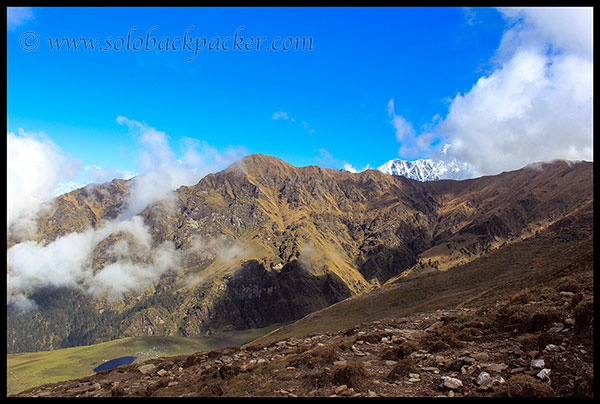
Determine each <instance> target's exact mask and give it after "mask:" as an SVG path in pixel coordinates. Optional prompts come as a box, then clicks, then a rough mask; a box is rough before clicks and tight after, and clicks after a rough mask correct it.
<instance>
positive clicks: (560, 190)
mask: <svg viewBox="0 0 600 404" xmlns="http://www.w3.org/2000/svg"><path fill="white" fill-rule="evenodd" d="M592 171H593V165H592V164H591V163H585V162H581V163H577V164H570V163H567V162H560V161H557V162H553V163H548V164H543V165H540V166H539V167H535V168H533V167H528V168H524V169H521V170H517V171H513V172H507V173H502V174H500V175H497V176H489V177H481V178H476V179H471V180H466V181H450V180H443V181H437V182H426V183H422V182H418V181H413V180H409V179H407V178H404V177H398V176H391V175H386V174H383V173H381V172H379V171H376V170H368V171H365V172H361V173H356V174H353V173H349V172H346V171H341V170H330V169H323V168H320V167H316V166H309V167H293V166H291V165H289V164H287V163H285V162H283V161H281V160H279V159H276V158H274V157H270V156H265V155H251V156H247V157H246V158H244V159H243V160H241V161H240V162H238V163H236V164H234V165H232V166H231V167H229V168H228V169H226V170H224V171H221V172H219V173H216V174H210V175H208V176H206V177H205V178H203V179H202V180H201V181H200V182H199V183H198V184H196V185H194V186H190V187H186V186H183V187H181V188H179V189H178V190H176V191H175V192H174V193H173V194H172V195H171V197H170V198H167V199H165V200H163V201H161V202H158V203H156V204H153V205H151V206H149V207H148V208H146V209H145V210H144V211H143V212H141V213H140V216H141V218H143V222H144V223H145V224H146V225H147V226H148V227H149V228H150V232H151V244H152V247H153V248H155V249H156V248H158V247H159V246H160V245H161V243H163V242H169V243H173V245H174V247H175V249H176V251H177V253H178V254H180V256H181V257H182V259H181V260H180V267H179V268H177V270H176V271H169V272H167V273H164V274H162V275H161V277H160V279H157V280H156V282H155V283H154V285H153V286H152V287H150V288H148V289H147V290H145V291H143V292H129V293H127V294H125V295H124V297H123V299H122V300H120V301H118V302H110V301H109V300H107V299H106V297H103V296H99V297H97V298H91V297H90V296H88V295H87V294H85V293H84V292H82V291H81V290H78V289H67V288H62V289H53V288H42V289H38V290H34V291H31V292H30V294H29V296H30V297H32V298H33V299H34V300H36V302H38V307H39V308H38V309H37V310H32V311H29V312H26V313H22V312H18V311H14V310H11V308H10V307H9V316H8V330H7V337H8V351H9V352H22V351H31V350H41V349H52V348H58V347H67V346H74V345H80V344H90V343H96V342H101V341H105V340H109V339H113V338H116V337H120V336H146V335H183V336H194V335H204V334H207V333H211V332H214V331H216V330H220V329H246V328H258V327H263V326H266V325H269V324H273V323H277V322H288V321H292V320H296V319H298V318H301V317H303V316H305V315H307V314H309V313H311V312H314V311H317V310H320V309H323V308H325V307H327V306H329V305H331V304H333V303H335V302H338V301H341V300H343V299H345V298H348V297H350V296H353V295H356V294H360V293H364V292H367V291H369V290H373V289H375V288H377V287H379V286H380V285H382V284H384V283H385V282H387V281H390V280H393V279H396V278H397V277H398V276H403V275H404V276H406V275H408V274H419V273H427V272H428V271H434V272H435V271H439V270H446V269H449V268H451V267H454V266H456V265H457V264H464V263H467V262H470V261H472V260H475V259H477V258H479V257H481V256H483V255H485V254H488V253H489V252H491V251H493V250H495V249H497V248H499V247H501V246H504V245H509V244H511V243H514V242H517V241H519V240H522V239H524V238H527V237H531V236H532V235H535V233H536V232H539V231H541V230H543V229H545V228H547V227H548V226H550V225H551V224H553V223H555V222H557V221H559V220H561V219H563V218H565V217H568V216H569V215H573V214H575V213H576V212H578V211H585V210H588V211H591V209H592V201H593V196H592ZM130 181H134V180H130ZM129 183H130V182H126V181H118V180H115V181H113V182H112V183H108V184H103V185H100V186H95V187H86V188H84V189H80V190H76V191H73V192H71V193H69V194H66V195H63V196H60V197H59V198H57V199H56V201H55V204H54V207H53V209H52V210H51V211H50V213H48V214H47V215H46V216H44V217H42V218H41V219H40V221H39V223H38V228H39V232H38V235H37V236H36V237H37V238H36V240H37V241H39V242H41V243H49V242H51V241H53V240H56V239H57V238H59V237H60V236H62V235H64V234H67V233H69V232H71V231H83V230H85V229H86V228H90V227H91V228H97V227H99V226H101V225H102V224H103V223H106V222H109V221H111V220H113V219H115V218H116V217H118V215H119V214H120V213H122V212H123V211H125V209H126V207H127V198H128V195H129V193H130V187H129V185H128V184H129ZM127 239H128V235H127V234H125V233H122V232H121V233H114V234H111V235H109V236H108V237H106V238H105V239H104V240H102V241H101V242H100V243H99V244H98V246H97V248H95V249H94V252H93V254H92V255H93V256H92V257H91V259H92V262H93V265H94V271H99V270H101V269H102V268H103V267H104V266H106V265H108V264H110V263H113V262H115V261H116V260H117V259H118V257H115V255H114V251H115V249H116V248H117V247H118V246H119V245H120V244H119V243H122V241H123V240H127ZM18 241H19V240H11V238H10V235H9V243H8V245H9V247H12V246H13V245H14V244H15V243H16V242H18ZM11 243H12V244H11ZM136 259H139V260H140V261H143V260H145V259H146V258H144V257H139V258H136ZM9 270H10V261H9ZM65 307H72V308H73V310H64V308H65ZM74 313H75V314H74Z"/></svg>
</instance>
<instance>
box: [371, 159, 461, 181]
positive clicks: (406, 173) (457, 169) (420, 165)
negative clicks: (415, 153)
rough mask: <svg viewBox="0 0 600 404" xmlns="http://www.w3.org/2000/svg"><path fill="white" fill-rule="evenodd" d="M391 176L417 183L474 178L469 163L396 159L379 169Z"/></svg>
mask: <svg viewBox="0 0 600 404" xmlns="http://www.w3.org/2000/svg"><path fill="white" fill-rule="evenodd" d="M378 170H379V171H381V172H384V173H386V174H390V175H401V176H403V177H406V178H410V179H411V180H417V181H437V180H446V179H451V180H462V179H466V178H470V177H472V170H471V167H470V166H469V164H468V163H459V162H458V161H456V160H454V161H452V160H450V161H443V160H432V159H419V160H414V161H408V160H401V159H394V160H390V161H388V162H387V163H385V164H383V165H382V166H381V167H379V168H378Z"/></svg>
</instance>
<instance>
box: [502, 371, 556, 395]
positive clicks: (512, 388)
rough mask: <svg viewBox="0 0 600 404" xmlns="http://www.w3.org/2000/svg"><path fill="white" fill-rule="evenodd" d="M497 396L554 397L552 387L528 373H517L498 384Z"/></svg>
mask: <svg viewBox="0 0 600 404" xmlns="http://www.w3.org/2000/svg"><path fill="white" fill-rule="evenodd" d="M493 395H494V396H496V397H554V390H553V389H552V387H550V386H549V385H547V384H546V383H544V382H541V381H539V380H537V379H534V378H533V377H531V376H527V375H516V376H513V377H511V378H510V379H508V380H507V381H506V383H504V384H501V385H499V386H496V388H495V389H494V391H493Z"/></svg>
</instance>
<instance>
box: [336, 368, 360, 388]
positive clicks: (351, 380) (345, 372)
mask: <svg viewBox="0 0 600 404" xmlns="http://www.w3.org/2000/svg"><path fill="white" fill-rule="evenodd" d="M332 379H333V382H334V383H336V384H345V385H346V386H348V387H352V388H354V389H361V388H363V387H365V386H366V384H367V381H368V376H367V374H366V372H365V370H364V369H363V367H362V365H361V364H359V363H349V364H348V365H346V366H343V367H341V368H338V369H336V370H335V371H334V372H333V375H332Z"/></svg>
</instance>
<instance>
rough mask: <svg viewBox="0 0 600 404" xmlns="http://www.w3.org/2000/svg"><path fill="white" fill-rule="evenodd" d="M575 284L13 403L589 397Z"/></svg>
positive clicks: (123, 370)
mask: <svg viewBox="0 0 600 404" xmlns="http://www.w3.org/2000/svg"><path fill="white" fill-rule="evenodd" d="M579 286H580V285H577V284H575V286H573V283H572V282H563V283H562V284H559V285H558V286H555V287H552V288H545V289H541V290H536V291H525V292H523V293H520V294H517V295H515V296H514V297H513V298H512V299H510V300H508V301H501V302H498V303H497V304H496V305H495V306H493V307H487V308H481V307H480V308H457V309H453V310H438V311H435V312H432V313H423V314H418V315H414V316H411V317H403V318H390V319H386V320H383V321H375V322H372V323H368V324H361V325H360V326H357V327H354V328H351V329H348V330H344V331H341V332H338V333H329V334H322V335H312V336H307V337H305V338H288V339H286V340H282V341H278V342H275V343H271V344H268V345H260V344H255V345H252V344H250V345H246V346H243V347H237V346H232V347H227V348H224V349H221V350H217V351H211V352H207V353H199V354H194V355H191V356H181V357H170V358H158V359H153V360H149V361H145V362H143V363H139V364H132V365H129V366H122V367H119V368H117V369H113V370H110V371H104V372H100V373H98V374H96V375H94V376H91V377H87V378H84V379H79V380H73V381H68V382H62V383H57V384H50V385H45V386H41V387H37V388H33V389H30V390H28V391H25V392H22V393H19V394H17V396H29V397H31V396H34V397H45V396H52V397H56V396H58V397H62V396H65V397H73V396H74V397H111V396H112V397H115V396H174V397H187V396H267V397H301V396H308V397H336V396H346V397H348V396H350V397H382V396H383V397H389V396H394V397H465V396H469V397H473V396H475V397H476V396H509V397H510V396H535V397H540V396H542V397H551V396H563V397H565V396H592V395H593V388H592V386H593V343H592V340H593V339H592V333H593V330H592V319H593V303H592V301H591V297H590V296H591V293H590V292H591V290H590V289H589V287H588V289H587V290H581V291H578V289H580V287H579ZM569 290H573V291H569Z"/></svg>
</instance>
